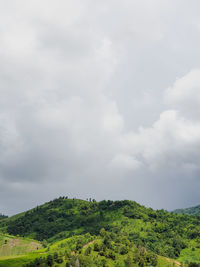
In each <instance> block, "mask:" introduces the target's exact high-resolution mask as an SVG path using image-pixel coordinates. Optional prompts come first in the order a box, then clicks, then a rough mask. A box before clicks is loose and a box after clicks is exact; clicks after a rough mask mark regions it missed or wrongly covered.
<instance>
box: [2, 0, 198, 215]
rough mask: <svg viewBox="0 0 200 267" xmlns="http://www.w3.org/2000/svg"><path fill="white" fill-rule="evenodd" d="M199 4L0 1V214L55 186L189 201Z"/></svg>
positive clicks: (194, 183) (194, 167)
mask: <svg viewBox="0 0 200 267" xmlns="http://www.w3.org/2000/svg"><path fill="white" fill-rule="evenodd" d="M199 10H200V1H199V0H190V1H188V0H162V1H161V0H123V1H122V0H121V1H120V0H59V1H53V0H42V1H41V0H40V1H39V0H29V1H27V0H18V1H14V0H9V1H1V2H0V213H5V214H9V215H10V214H14V213H17V212H20V211H24V210H27V209H29V208H32V207H34V206H35V205H37V204H41V203H43V202H45V201H48V200H51V199H53V198H55V197H59V196H60V195H66V196H69V197H77V198H82V199H86V198H89V197H91V198H95V199H97V200H101V199H114V200H115V199H131V200H135V201H137V202H139V203H141V204H144V205H146V206H151V207H153V208H156V209H157V208H165V209H169V210H172V209H175V208H181V207H189V206H194V205H197V204H200V193H199V192H200V50H199V49H200V16H199Z"/></svg>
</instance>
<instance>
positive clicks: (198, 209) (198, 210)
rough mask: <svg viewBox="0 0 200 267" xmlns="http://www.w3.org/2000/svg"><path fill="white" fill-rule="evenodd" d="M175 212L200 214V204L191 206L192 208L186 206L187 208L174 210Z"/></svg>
mask: <svg viewBox="0 0 200 267" xmlns="http://www.w3.org/2000/svg"><path fill="white" fill-rule="evenodd" d="M173 213H178V214H183V213H184V214H188V215H194V216H196V215H200V205H198V206H195V207H191V208H186V209H177V210H174V211H173Z"/></svg>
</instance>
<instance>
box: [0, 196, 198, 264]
mask: <svg viewBox="0 0 200 267" xmlns="http://www.w3.org/2000/svg"><path fill="white" fill-rule="evenodd" d="M0 227H1V228H0V229H1V231H2V232H4V233H7V234H10V235H13V236H20V237H21V238H25V239H27V238H31V239H34V240H37V241H36V242H39V243H40V242H42V245H43V246H44V247H46V249H45V252H44V251H43V254H42V255H43V257H44V259H43V258H42V259H41V261H44V262H43V263H41V262H40V263H41V264H43V265H41V266H51V265H45V264H46V261H47V258H48V257H49V260H50V258H51V257H53V259H51V260H53V261H54V262H56V264H57V265H58V266H59V264H60V266H67V262H68V263H69V265H68V266H70V265H71V266H75V261H76V260H78V261H79V264H80V266H121V267H123V266H135V265H140V266H146V265H151V266H167V265H170V263H171V264H173V263H174V264H179V263H178V261H179V260H180V261H181V262H183V263H184V262H196V264H198V263H200V246H199V244H200V221H199V219H198V218H197V217H195V216H189V215H187V214H181V215H179V214H173V213H170V212H167V211H165V210H153V209H151V208H146V207H144V206H142V205H140V204H138V203H136V202H134V201H129V200H123V201H111V200H107V201H106V200H103V201H100V202H97V201H95V200H91V199H90V200H89V201H85V200H80V199H68V198H67V197H60V198H58V199H55V200H52V201H50V202H47V203H45V204H43V205H41V206H37V207H36V208H34V209H32V210H30V211H27V212H24V213H21V214H18V215H15V216H12V217H9V218H4V219H2V220H1V221H0ZM54 253H58V255H54ZM54 256H55V257H56V258H55V259H54ZM34 257H35V256H34ZM38 257H39V255H38ZM58 259H59V260H58ZM37 260H39V259H37ZM51 260H50V261H51ZM57 261H58V262H57ZM59 261H60V263H59ZM128 262H129V263H128ZM175 262H176V263H175ZM13 264H14V263H13V262H12V265H5V262H4V266H14V265H13ZM63 264H64V265H63ZM65 264H66V265H65ZM0 266H1V258H0ZM18 266H20V265H19V263H18ZM27 266H28V265H27ZM30 266H39V265H30ZM52 266H53V265H52Z"/></svg>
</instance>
